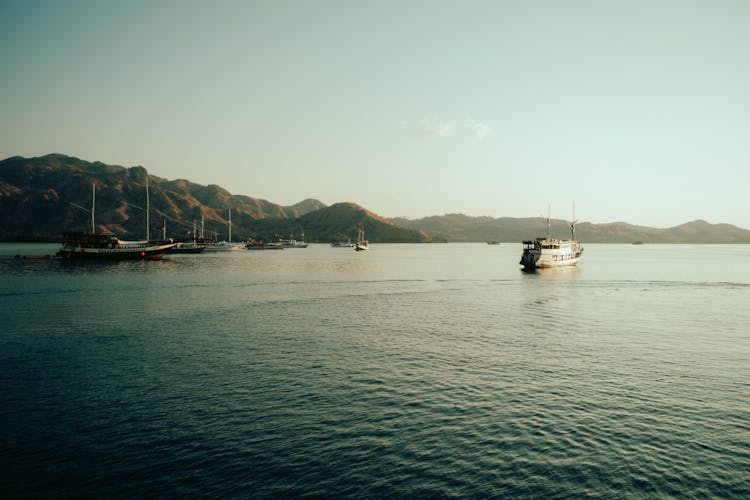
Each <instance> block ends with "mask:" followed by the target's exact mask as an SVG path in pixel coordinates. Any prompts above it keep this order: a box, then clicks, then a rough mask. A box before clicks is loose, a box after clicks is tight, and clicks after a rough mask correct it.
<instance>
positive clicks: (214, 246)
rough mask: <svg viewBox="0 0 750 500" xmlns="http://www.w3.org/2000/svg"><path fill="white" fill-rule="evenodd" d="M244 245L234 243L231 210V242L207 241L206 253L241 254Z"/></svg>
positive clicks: (230, 214)
mask: <svg viewBox="0 0 750 500" xmlns="http://www.w3.org/2000/svg"><path fill="white" fill-rule="evenodd" d="M241 249H242V245H241V244H239V243H232V209H231V208H230V209H229V241H207V242H206V250H205V251H206V252H239V251H240V250H241Z"/></svg>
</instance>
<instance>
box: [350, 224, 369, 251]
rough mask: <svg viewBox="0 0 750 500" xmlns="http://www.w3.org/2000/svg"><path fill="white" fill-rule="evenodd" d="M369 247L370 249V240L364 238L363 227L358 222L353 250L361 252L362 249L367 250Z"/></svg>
mask: <svg viewBox="0 0 750 500" xmlns="http://www.w3.org/2000/svg"><path fill="white" fill-rule="evenodd" d="M369 249H370V242H369V241H367V240H366V239H365V229H364V228H363V227H362V225H361V224H360V225H359V230H358V232H357V243H355V244H354V250H355V251H357V252H361V251H363V250H369Z"/></svg>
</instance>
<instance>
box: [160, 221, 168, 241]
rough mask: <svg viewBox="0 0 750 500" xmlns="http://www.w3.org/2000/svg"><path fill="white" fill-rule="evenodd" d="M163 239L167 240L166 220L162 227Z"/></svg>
mask: <svg viewBox="0 0 750 500" xmlns="http://www.w3.org/2000/svg"><path fill="white" fill-rule="evenodd" d="M161 239H162V240H164V241H166V240H167V219H164V222H163V223H162V225H161Z"/></svg>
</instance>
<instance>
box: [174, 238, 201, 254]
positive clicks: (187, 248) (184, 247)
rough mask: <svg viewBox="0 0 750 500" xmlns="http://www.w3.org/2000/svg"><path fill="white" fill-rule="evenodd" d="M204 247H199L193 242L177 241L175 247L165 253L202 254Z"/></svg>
mask: <svg viewBox="0 0 750 500" xmlns="http://www.w3.org/2000/svg"><path fill="white" fill-rule="evenodd" d="M205 249H206V245H199V244H198V243H196V242H195V241H178V242H177V244H176V245H175V246H173V247H172V248H170V249H169V250H167V253H192V254H196V253H203V251H204V250H205Z"/></svg>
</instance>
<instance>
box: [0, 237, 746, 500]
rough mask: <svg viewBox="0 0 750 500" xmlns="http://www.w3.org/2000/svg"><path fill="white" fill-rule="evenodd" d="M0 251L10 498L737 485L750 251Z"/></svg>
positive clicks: (602, 491)
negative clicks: (528, 256)
mask: <svg viewBox="0 0 750 500" xmlns="http://www.w3.org/2000/svg"><path fill="white" fill-rule="evenodd" d="M55 248H56V246H54V245H53V246H40V245H10V244H3V245H0V277H2V280H1V281H0V299H1V300H2V308H0V322H1V324H2V328H1V329H0V366H2V370H0V430H1V432H0V492H2V494H3V496H4V497H8V496H14V497H15V496H26V497H52V496H95V497H110V496H180V495H198V494H200V495H211V496H252V497H267V496H301V495H310V496H334V497H342V496H343V497H381V496H396V497H401V496H428V497H432V496H461V497H486V496H499V497H518V496H521V497H550V496H551V497H568V496H576V497H578V496H598V497H611V496H613V495H622V496H630V495H639V496H641V495H643V496H652V497H667V496H677V497H704V496H717V497H743V496H744V497H748V496H750V246H746V245H736V246H733V245H704V246H692V245H643V246H633V245H586V252H585V254H584V257H583V259H582V261H581V263H580V265H579V267H577V268H569V269H565V270H560V271H553V272H539V273H536V274H525V273H523V272H521V271H520V270H519V269H518V265H517V262H518V260H519V257H520V253H521V247H520V245H518V244H503V245H500V246H489V245H484V244H445V245H373V247H372V249H371V250H370V251H369V252H364V253H359V254H357V253H355V252H353V251H351V250H350V249H339V248H330V247H328V246H324V245H312V246H311V247H310V248H308V249H304V250H298V249H289V250H284V251H281V252H278V251H277V252H248V251H243V252H239V253H233V254H230V253H228V254H210V255H199V256H191V255H177V256H173V257H171V258H170V259H168V260H164V261H161V262H125V263H89V264H77V263H66V262H60V261H55V260H50V261H24V260H15V259H12V256H13V255H14V254H17V253H21V254H40V253H50V252H52V251H54V250H55Z"/></svg>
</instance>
